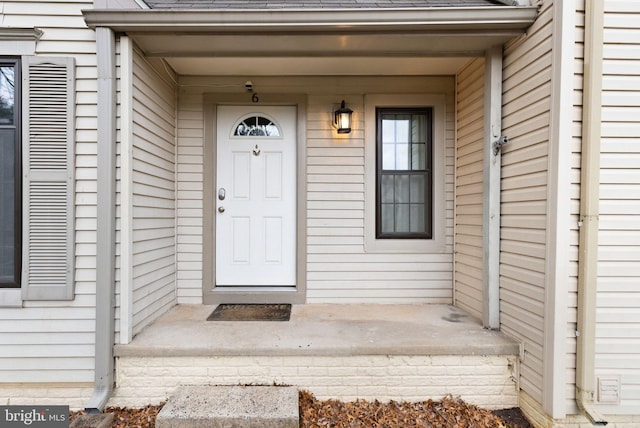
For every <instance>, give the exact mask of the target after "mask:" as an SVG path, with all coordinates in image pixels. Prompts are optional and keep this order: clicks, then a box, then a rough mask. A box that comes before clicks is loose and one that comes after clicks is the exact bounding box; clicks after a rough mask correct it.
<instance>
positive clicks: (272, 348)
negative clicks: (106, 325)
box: [115, 304, 519, 357]
mask: <svg viewBox="0 0 640 428" xmlns="http://www.w3.org/2000/svg"><path fill="white" fill-rule="evenodd" d="M214 309H215V306H202V305H178V306H176V307H174V308H173V309H171V310H170V311H169V312H168V313H166V314H164V315H162V316H161V317H160V318H158V319H157V320H156V321H155V322H153V323H152V324H151V325H149V326H148V327H146V328H145V329H144V330H143V331H142V332H140V333H139V334H138V335H136V337H135V338H134V339H133V341H132V342H131V343H129V344H127V345H116V347H115V355H116V356H117V357H154V356H156V357H186V356H188V357H198V356H207V357H212V356H297V355H300V356H302V355H313V356H352V355H518V352H519V347H518V344H517V343H516V342H515V341H514V340H512V339H510V338H508V337H507V336H505V335H504V334H503V333H501V332H498V331H491V330H486V329H484V328H482V325H481V324H480V322H479V321H478V320H477V319H475V318H473V317H471V316H470V315H468V314H467V313H465V312H464V311H462V310H460V309H458V308H455V307H454V306H450V305H420V304H416V305H375V304H345V305H332V304H306V305H294V306H293V308H292V312H291V320H290V321H288V322H255V321H209V322H208V321H206V319H207V317H208V316H209V314H210V313H211V312H212V311H213V310H214Z"/></svg>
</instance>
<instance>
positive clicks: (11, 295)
mask: <svg viewBox="0 0 640 428" xmlns="http://www.w3.org/2000/svg"><path fill="white" fill-rule="evenodd" d="M21 307H22V290H21V289H20V288H0V308H21Z"/></svg>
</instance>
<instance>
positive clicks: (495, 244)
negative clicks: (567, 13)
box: [482, 46, 502, 329]
mask: <svg viewBox="0 0 640 428" xmlns="http://www.w3.org/2000/svg"><path fill="white" fill-rule="evenodd" d="M484 76H485V77H484V157H483V183H484V184H483V193H484V200H483V205H482V248H483V253H482V302H483V310H482V324H483V325H484V327H485V328H489V329H498V328H500V166H501V152H500V150H497V152H496V150H495V147H496V143H497V142H498V141H499V140H500V137H501V134H502V46H494V47H492V48H491V49H489V50H488V51H487V52H486V54H485V71H484Z"/></svg>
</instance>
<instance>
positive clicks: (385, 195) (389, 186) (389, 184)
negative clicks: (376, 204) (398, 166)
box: [380, 175, 394, 204]
mask: <svg viewBox="0 0 640 428" xmlns="http://www.w3.org/2000/svg"><path fill="white" fill-rule="evenodd" d="M380 186H381V188H380V200H381V201H382V203H383V204H385V203H393V199H394V198H393V175H383V176H382V183H380Z"/></svg>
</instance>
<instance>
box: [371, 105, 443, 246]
mask: <svg viewBox="0 0 640 428" xmlns="http://www.w3.org/2000/svg"><path fill="white" fill-rule="evenodd" d="M385 114H401V115H407V114H409V115H412V114H423V115H424V117H425V124H424V126H425V130H426V131H425V133H426V141H425V169H424V170H409V169H408V170H384V169H383V147H382V143H383V142H382V117H383V115H385ZM433 133H434V126H433V107H429V106H425V107H376V239H433V192H434V189H433V144H434V134H433ZM385 174H389V175H391V174H396V175H397V174H406V175H423V176H424V177H425V194H424V204H425V210H424V211H425V214H424V215H425V231H424V232H383V231H382V176H383V175H385Z"/></svg>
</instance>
